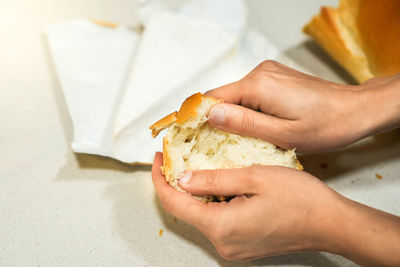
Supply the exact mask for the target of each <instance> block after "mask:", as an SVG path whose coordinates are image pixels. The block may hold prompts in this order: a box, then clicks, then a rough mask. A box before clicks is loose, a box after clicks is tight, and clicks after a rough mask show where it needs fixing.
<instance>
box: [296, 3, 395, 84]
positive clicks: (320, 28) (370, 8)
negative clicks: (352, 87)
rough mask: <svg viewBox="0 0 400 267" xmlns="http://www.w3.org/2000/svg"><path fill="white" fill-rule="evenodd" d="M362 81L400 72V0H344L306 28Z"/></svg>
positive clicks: (307, 31) (316, 18) (323, 11)
mask: <svg viewBox="0 0 400 267" xmlns="http://www.w3.org/2000/svg"><path fill="white" fill-rule="evenodd" d="M303 31H304V32H305V33H307V34H309V35H310V36H311V37H313V38H314V39H315V40H316V41H317V42H318V43H319V44H320V45H321V46H322V47H323V48H324V49H325V50H326V51H327V52H328V53H329V54H330V55H331V56H332V57H333V58H334V59H335V60H336V61H337V62H338V63H340V64H341V65H342V66H343V67H344V68H345V69H347V71H349V72H350V74H352V75H353V77H354V78H356V79H357V80H358V81H359V82H364V81H366V80H368V79H370V78H373V77H379V76H386V75H391V74H394V73H398V72H400V53H398V51H399V49H400V39H399V37H398V36H399V35H400V1H398V0H382V1H379V4H378V3H377V1H376V0H341V1H340V4H339V7H338V8H336V9H335V8H331V7H322V8H321V12H320V14H318V15H317V16H314V18H313V19H312V20H311V22H309V23H308V24H307V25H305V27H304V28H303Z"/></svg>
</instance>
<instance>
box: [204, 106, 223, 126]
mask: <svg viewBox="0 0 400 267" xmlns="http://www.w3.org/2000/svg"><path fill="white" fill-rule="evenodd" d="M208 119H209V120H211V121H212V123H213V124H214V125H224V123H225V109H224V108H223V107H219V106H216V107H214V108H212V109H211V111H210V113H209V115H208Z"/></svg>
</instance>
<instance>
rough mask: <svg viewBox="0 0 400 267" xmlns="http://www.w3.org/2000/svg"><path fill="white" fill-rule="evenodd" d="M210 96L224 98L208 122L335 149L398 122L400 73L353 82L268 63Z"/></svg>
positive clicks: (278, 141) (284, 142) (284, 143)
mask: <svg viewBox="0 0 400 267" xmlns="http://www.w3.org/2000/svg"><path fill="white" fill-rule="evenodd" d="M206 94H207V95H209V96H213V97H216V98H220V99H223V100H224V101H225V104H219V105H216V106H215V107H214V108H213V109H212V110H211V111H210V113H209V123H210V125H212V126H214V127H216V128H219V129H222V130H225V131H229V132H234V133H237V134H241V135H247V136H254V137H258V138H261V139H264V140H266V141H269V142H271V143H273V144H275V145H278V146H280V147H282V148H286V149H292V148H296V151H298V152H302V153H311V152H323V151H329V150H334V149H337V148H340V147H343V146H346V145H348V144H351V143H353V142H355V141H357V140H359V139H361V138H364V137H366V136H369V135H372V134H376V133H378V132H380V131H385V130H389V129H391V128H393V127H397V126H398V125H399V124H400V112H398V111H399V110H400V76H399V75H397V76H396V75H395V76H391V77H386V78H379V79H373V80H370V81H369V82H367V83H365V84H364V85H361V86H350V85H341V84H337V83H333V82H329V81H325V80H322V79H319V78H316V77H313V76H309V75H306V74H304V73H301V72H298V71H296V70H293V69H290V68H288V67H286V66H284V65H281V64H279V63H277V62H274V61H265V62H263V63H261V64H260V65H259V66H257V67H256V68H255V69H254V70H253V71H252V72H250V73H249V74H248V75H247V76H246V77H244V78H243V79H241V80H239V81H237V82H234V83H232V84H228V85H225V86H222V87H220V88H217V89H214V90H211V91H209V92H207V93H206ZM232 104H235V105H232Z"/></svg>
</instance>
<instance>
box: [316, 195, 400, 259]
mask: <svg viewBox="0 0 400 267" xmlns="http://www.w3.org/2000/svg"><path fill="white" fill-rule="evenodd" d="M334 205H336V207H334V211H333V212H332V211H331V212H330V215H331V216H329V217H328V218H329V220H327V222H326V223H325V225H323V227H324V228H325V232H324V233H323V234H322V236H323V237H324V240H323V242H321V247H322V248H321V250H323V251H327V252H331V253H335V254H338V255H341V256H343V257H345V258H348V259H350V260H352V261H354V262H356V263H358V264H361V265H363V266H398V265H399V263H400V255H399V254H398V251H399V249H400V219H399V217H396V216H394V215H391V214H388V213H385V212H383V211H379V210H376V209H374V208H370V207H368V206H365V205H363V204H360V203H358V202H355V201H352V200H350V199H347V198H345V197H343V196H340V195H339V198H338V200H337V202H336V203H335V204H334ZM331 208H332V207H331ZM321 231H324V230H321Z"/></svg>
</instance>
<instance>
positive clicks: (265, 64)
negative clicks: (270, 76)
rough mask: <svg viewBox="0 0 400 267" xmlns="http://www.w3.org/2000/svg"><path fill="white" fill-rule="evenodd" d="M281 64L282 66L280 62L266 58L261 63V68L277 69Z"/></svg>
mask: <svg viewBox="0 0 400 267" xmlns="http://www.w3.org/2000/svg"><path fill="white" fill-rule="evenodd" d="M279 66H280V64H279V63H278V62H277V61H275V60H264V61H263V62H261V64H260V65H259V67H260V69H262V70H271V69H276V68H277V67H279Z"/></svg>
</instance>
